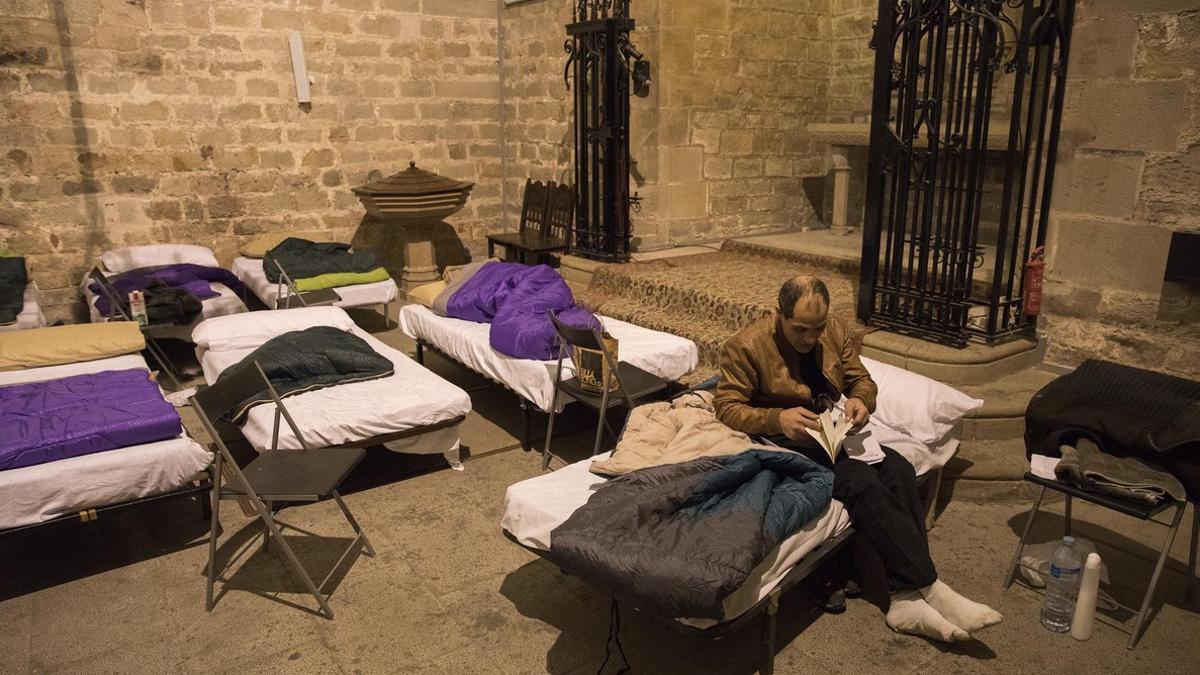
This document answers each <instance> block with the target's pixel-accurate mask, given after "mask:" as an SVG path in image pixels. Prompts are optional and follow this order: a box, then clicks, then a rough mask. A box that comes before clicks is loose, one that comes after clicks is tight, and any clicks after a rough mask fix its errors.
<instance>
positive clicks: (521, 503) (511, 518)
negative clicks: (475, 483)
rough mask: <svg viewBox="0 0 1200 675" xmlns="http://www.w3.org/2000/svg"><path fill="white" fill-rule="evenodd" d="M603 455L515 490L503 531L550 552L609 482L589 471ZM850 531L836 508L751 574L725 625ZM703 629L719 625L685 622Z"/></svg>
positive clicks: (730, 600)
mask: <svg viewBox="0 0 1200 675" xmlns="http://www.w3.org/2000/svg"><path fill="white" fill-rule="evenodd" d="M608 456H609V453H604V454H602V455H597V456H596V457H595V458H588V459H585V460H582V461H579V462H575V463H574V464H570V465H567V466H565V467H563V468H561V469H559V470H557V471H553V472H550V473H546V474H542V475H540V476H535V477H533V478H530V479H528V480H523V481H521V482H520V483H516V484H514V485H510V486H509V487H508V490H507V491H506V492H505V494H504V515H503V517H502V518H501V520H500V526H501V527H502V528H504V529H505V530H506V531H507V532H508V533H509V534H511V535H512V536H513V537H514V538H515V539H516V540H517V541H518V542H520V543H521V544H523V545H525V546H529V547H530V548H536V549H538V550H541V551H549V550H550V532H551V531H552V530H553V529H554V528H556V527H558V526H559V525H561V524H562V523H563V522H565V521H566V520H567V518H568V517H570V515H571V514H572V513H574V512H575V509H578V508H579V507H581V506H583V505H584V504H585V503H587V500H588V498H589V497H591V495H592V492H593V491H594V490H595V488H596V487H597V486H598V485H600V484H601V483H603V482H605V480H606V479H605V478H602V477H600V476H597V475H596V474H594V473H591V472H590V471H588V467H589V466H591V463H592V461H594V460H604V459H606V458H608ZM849 525H850V516H849V514H847V513H846V510H845V508H844V507H843V506H842V504H841V502H838V501H836V500H835V501H832V502H830V505H829V508H828V509H826V510H825V512H824V513H823V514H821V516H820V517H818V518H816V519H814V520H813V521H812V522H810V523H808V524H807V525H805V526H804V527H803V528H802V529H801V530H800V531H799V532H797V533H795V534H793V535H792V536H791V537H788V538H787V539H785V540H783V541H782V542H780V544H779V546H777V547H776V548H775V550H774V551H772V552H771V554H770V555H768V556H767V557H766V559H765V560H763V561H762V562H761V563H759V565H758V566H757V567H755V568H754V569H753V570H752V571H751V572H750V576H749V577H748V578H747V579H746V582H745V583H744V584H742V586H741V587H740V588H738V589H737V590H736V591H734V592H733V593H732V594H730V595H729V597H727V598H725V601H724V606H725V620H726V621H728V620H730V619H734V618H736V617H738V616H740V615H741V614H742V613H743V612H745V611H746V610H748V609H750V608H751V607H753V606H754V604H755V603H757V602H758V601H759V600H761V599H762V598H764V597H765V596H766V595H767V594H768V593H770V592H771V591H772V590H773V589H774V588H775V587H776V586H778V585H779V582H781V581H782V580H783V578H784V577H785V576H786V575H787V573H788V571H789V570H791V569H792V567H794V566H795V565H796V563H797V562H799V561H800V559H801V558H803V557H804V556H805V555H807V554H808V553H809V552H811V551H812V550H813V549H814V548H816V547H817V546H818V545H819V544H821V543H822V542H824V541H826V540H827V539H829V538H830V537H832V536H833V535H835V534H837V533H838V532H841V531H842V530H844V529H846V528H847V527H848V526H849ZM679 620H680V621H682V622H683V623H687V624H689V625H692V626H696V627H698V628H707V627H709V626H712V625H713V624H715V623H717V622H716V621H713V620H712V619H688V618H680V619H679Z"/></svg>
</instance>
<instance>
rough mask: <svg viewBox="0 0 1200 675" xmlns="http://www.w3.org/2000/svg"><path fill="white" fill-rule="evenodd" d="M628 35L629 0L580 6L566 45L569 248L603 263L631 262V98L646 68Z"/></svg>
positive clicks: (644, 81)
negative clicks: (570, 116) (572, 200)
mask: <svg viewBox="0 0 1200 675" xmlns="http://www.w3.org/2000/svg"><path fill="white" fill-rule="evenodd" d="M632 30H634V20H633V19H632V18H630V16H629V0H578V2H577V4H576V5H575V6H574V9H573V16H572V23H570V24H569V25H568V26H567V35H568V36H569V37H568V39H567V41H566V43H565V44H564V45H563V48H564V49H565V50H566V52H567V54H568V59H567V65H566V68H565V70H564V73H563V77H564V79H565V80H566V82H567V86H568V87H571V88H572V89H573V91H574V95H575V96H574V108H575V116H574V147H575V196H576V206H575V224H574V228H573V231H572V244H571V250H572V252H573V253H578V254H580V255H584V256H587V257H590V258H598V259H601V260H610V261H625V260H628V259H629V252H630V243H631V240H632V232H631V230H630V222H629V211H630V208H631V206H632V207H636V206H637V204H638V201H639V198H638V197H637V196H633V197H631V196H630V194H629V95H630V93H631V89H634V90H635V91H636V93H638V94H644V92H645V90H646V88H647V87H648V86H649V82H650V70H649V62H648V61H646V60H645V59H644V58H643V56H642V54H641V53H640V52H639V51H638V50H637V49H636V48H635V47H634V46H633V44H632V43H631V42H630V41H629V33H630V31H632ZM572 81H573V83H574V86H573V87H572Z"/></svg>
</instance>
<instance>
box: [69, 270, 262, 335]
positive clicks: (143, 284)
mask: <svg viewBox="0 0 1200 675" xmlns="http://www.w3.org/2000/svg"><path fill="white" fill-rule="evenodd" d="M108 281H109V283H111V284H112V286H113V288H115V289H116V291H117V295H118V297H120V298H121V300H122V302H123V303H125V302H128V300H127V298H128V296H129V293H130V292H132V291H145V290H146V289H147V288H149V287H150V285H151V284H152V283H154V282H158V283H159V284H161V285H163V286H166V287H169V288H174V289H176V290H179V291H183V292H185V293H187V294H188V295H191V296H192V297H194V298H195V299H196V300H200V301H202V300H208V299H209V298H215V297H217V295H219V294H218V293H217V292H216V291H214V290H213V288H212V285H213V284H214V283H221V284H225V285H226V286H228V287H229V289H230V290H231V291H233V292H234V293H237V294H238V297H241V298H245V297H246V286H245V285H244V284H242V282H241V280H239V279H238V278H237V277H236V276H234V274H233V272H230V271H229V270H227V269H222V268H220V267H208V266H205V265H193V264H190V263H179V264H176V265H158V266H155V267H141V268H138V269H136V270H129V271H128V272H122V273H120V274H117V275H115V276H112V277H109V279H108ZM88 288H89V289H90V290H91V291H92V293H94V294H95V295H96V309H98V310H99V311H100V313H101V314H104V315H108V314H110V312H111V310H112V307H111V306H110V305H109V302H108V297H107V296H106V295H105V294H104V293H102V292H101V290H100V284H98V283H96V282H92V283H91V284H89V285H88ZM147 304H149V303H147ZM193 316H194V315H193ZM152 321H153V319H152Z"/></svg>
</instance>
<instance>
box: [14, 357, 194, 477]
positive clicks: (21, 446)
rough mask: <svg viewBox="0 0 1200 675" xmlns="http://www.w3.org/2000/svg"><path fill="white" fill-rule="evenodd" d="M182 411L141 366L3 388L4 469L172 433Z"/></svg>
mask: <svg viewBox="0 0 1200 675" xmlns="http://www.w3.org/2000/svg"><path fill="white" fill-rule="evenodd" d="M182 432H183V427H182V423H181V422H180V419H179V413H177V412H176V411H175V408H174V406H172V405H171V404H170V403H168V402H167V401H166V400H165V399H164V398H163V395H162V390H160V389H159V388H158V384H156V383H155V382H154V381H153V380H151V379H150V374H149V373H148V372H147V371H146V370H144V369H141V368H132V369H129V370H106V371H102V372H99V373H89V374H86V375H75V376H72V377H64V378H62V379H58V380H49V381H46V382H29V383H25V384H16V385H12V386H7V387H0V470H4V469H18V468H21V467H26V466H33V465H35V464H44V463H46V462H53V461H57V460H61V459H69V458H71V457H79V456H82V455H89V454H92V453H96V452H103V451H105V450H115V449H117V448H124V447H129V446H131V445H140V444H143V443H152V442H154V441H161V440H166V439H168V438H174V437H176V436H178V435H179V434H181V433H182Z"/></svg>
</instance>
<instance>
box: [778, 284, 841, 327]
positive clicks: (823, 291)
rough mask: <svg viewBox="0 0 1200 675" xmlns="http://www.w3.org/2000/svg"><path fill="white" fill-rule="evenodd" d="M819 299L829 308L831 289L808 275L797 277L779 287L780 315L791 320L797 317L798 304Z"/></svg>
mask: <svg viewBox="0 0 1200 675" xmlns="http://www.w3.org/2000/svg"><path fill="white" fill-rule="evenodd" d="M817 298H820V299H821V300H822V301H824V304H825V307H827V308H828V307H829V289H828V288H827V287H826V286H825V282H824V281H821V280H820V279H819V278H818V277H814V276H811V275H808V274H799V275H796V276H794V277H792V278H791V279H788V280H787V281H785V282H783V286H780V287H779V313H780V314H782V315H783V318H785V319H791V318H792V317H794V316H795V312H796V303H797V302H799V301H801V300H806V301H807V300H816V299H817ZM806 304H807V303H806Z"/></svg>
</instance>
